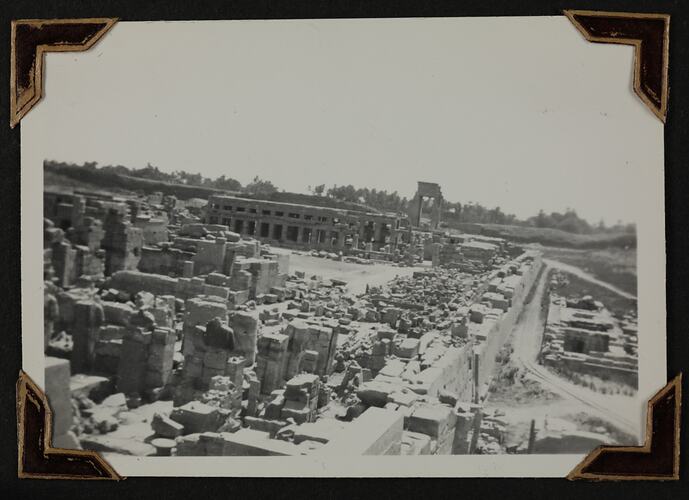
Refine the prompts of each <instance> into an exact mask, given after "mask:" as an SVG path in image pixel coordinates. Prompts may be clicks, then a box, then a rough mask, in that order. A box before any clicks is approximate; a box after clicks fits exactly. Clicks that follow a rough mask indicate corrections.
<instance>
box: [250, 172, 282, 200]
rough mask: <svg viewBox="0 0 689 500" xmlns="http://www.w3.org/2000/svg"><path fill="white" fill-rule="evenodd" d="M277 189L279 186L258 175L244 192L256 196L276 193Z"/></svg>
mask: <svg viewBox="0 0 689 500" xmlns="http://www.w3.org/2000/svg"><path fill="white" fill-rule="evenodd" d="M277 190H278V188H277V187H275V185H274V184H273V183H272V182H270V181H265V180H263V179H261V178H260V177H258V176H256V177H254V180H253V181H251V182H250V183H249V184H247V185H246V187H245V188H244V189H243V191H244V193H246V194H251V195H256V196H269V195H271V194H273V193H276V192H277Z"/></svg>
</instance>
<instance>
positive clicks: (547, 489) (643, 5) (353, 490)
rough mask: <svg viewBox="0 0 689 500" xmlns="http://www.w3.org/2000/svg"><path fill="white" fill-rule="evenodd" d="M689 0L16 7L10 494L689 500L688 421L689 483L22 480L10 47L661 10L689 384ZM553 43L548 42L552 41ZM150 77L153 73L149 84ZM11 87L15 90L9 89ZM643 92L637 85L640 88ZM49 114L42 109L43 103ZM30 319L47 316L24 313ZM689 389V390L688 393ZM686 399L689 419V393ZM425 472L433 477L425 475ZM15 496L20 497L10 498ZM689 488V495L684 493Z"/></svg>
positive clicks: (4, 103)
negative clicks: (235, 22) (126, 34)
mask: <svg viewBox="0 0 689 500" xmlns="http://www.w3.org/2000/svg"><path fill="white" fill-rule="evenodd" d="M688 7H689V2H686V1H684V2H682V0H675V1H670V0H656V1H648V0H646V1H644V0H628V1H620V0H601V1H595V0H593V1H592V0H587V1H580V0H571V1H547V0H528V1H527V0H525V1H519V0H511V1H510V0H498V1H490V0H466V1H459V0H455V1H451V0H417V1H413V0H339V1H326V0H281V1H276V0H274V1H272V2H271V1H268V0H235V1H228V0H177V1H175V0H167V1H164V0H154V1H147V2H146V1H143V0H138V1H137V0H72V1H69V0H53V1H49V2H48V1H44V0H41V1H39V0H33V1H29V0H4V2H3V4H2V5H1V6H0V11H1V12H0V39H1V40H2V42H3V44H2V49H0V68H1V76H0V111H1V113H0V168H2V171H3V173H4V175H3V177H2V180H1V181H0V200H1V203H2V205H1V206H2V214H3V219H2V236H0V248H1V253H0V262H2V263H4V267H3V272H2V273H1V274H0V276H2V285H3V293H2V295H0V320H1V323H0V381H1V384H2V385H1V386H0V389H1V390H0V464H1V466H2V469H1V472H0V480H1V481H2V484H3V485H4V486H5V487H6V488H5V492H4V494H3V496H5V495H9V496H8V498H9V497H14V496H15V495H16V496H17V497H18V496H20V495H21V496H22V497H24V498H27V499H28V498H38V497H40V496H43V495H45V494H49V495H51V497H52V498H54V499H57V498H75V497H78V496H81V495H84V496H86V495H88V496H89V497H91V496H97V497H98V498H99V500H100V499H103V500H105V499H108V498H117V499H122V498H130V497H134V496H136V497H139V496H141V497H143V496H149V497H153V496H156V497H158V498H163V497H164V498H184V497H186V498H193V499H197V498H203V497H206V498H213V497H220V498H222V497H224V498H229V497H242V498H249V497H253V496H256V495H260V494H264V495H266V496H268V495H269V496H270V497H271V498H274V499H276V498H283V497H289V498H292V497H299V496H301V497H304V498H310V497H312V496H317V495H318V496H326V495H327V496H328V497H336V496H337V497H345V498H358V497H361V496H376V497H377V498H378V499H379V500H384V499H387V498H394V499H400V498H401V499H404V497H412V496H414V497H421V498H431V497H437V498H441V497H448V496H450V497H463V498H471V499H473V498H484V497H485V498H489V497H490V498H494V497H503V498H520V497H523V498H539V497H545V496H547V498H552V497H555V496H556V495H557V497H558V499H565V498H576V499H577V500H581V499H582V498H591V497H594V498H598V497H606V498H625V499H627V500H631V499H635V498H645V499H649V498H654V499H655V498H683V497H684V495H686V494H687V492H688V491H689V488H687V483H688V482H689V480H688V479H687V474H688V473H689V467H688V464H689V453H687V447H686V445H687V439H686V435H687V425H686V423H687V421H688V420H689V419H687V418H686V416H685V418H683V419H682V420H683V425H682V427H683V428H682V451H683V453H682V456H683V461H682V464H681V468H680V476H681V477H682V480H681V481H679V482H665V483H661V482H621V483H603V484H601V483H590V482H582V481H578V482H569V481H567V480H565V479H491V480H487V479H397V478H396V479H307V480H303V479H268V478H244V479H234V478H194V479H189V478H187V479H185V478H129V479H127V480H125V481H123V482H120V483H110V482H86V481H59V480H53V481H45V480H22V481H20V480H19V479H17V439H16V417H15V382H16V380H17V375H18V372H19V369H20V367H21V346H20V337H21V335H20V332H21V288H20V250H19V248H20V229H19V215H20V205H19V189H20V185H19V180H20V177H19V161H20V148H19V137H20V128H21V125H18V126H17V127H16V128H15V129H14V130H11V129H10V128H9V85H8V83H9V56H10V50H9V40H10V20H12V19H22V18H23V19H27V18H37V19H51V18H72V17H74V18H80V17H118V18H120V19H121V20H122V21H144V20H150V21H156V20H184V19H267V18H275V19H290V18H352V17H441V16H525V15H529V16H544V15H560V14H562V10H563V9H587V10H607V11H623V12H655V13H666V14H671V16H672V18H671V22H670V68H669V74H670V98H669V109H668V117H667V124H666V127H665V210H666V243H667V309H668V323H667V324H668V350H667V353H668V356H667V361H668V378H670V377H672V376H674V375H676V374H677V373H679V372H680V371H684V374H685V380H686V379H687V378H689V368H688V366H689V342H688V341H687V328H686V325H689V307H688V304H689V301H688V298H689V294H688V293H687V287H686V286H685V283H688V282H689V268H688V267H687V265H686V257H687V255H689V244H688V243H689V238H688V234H689V230H688V229H689V228H687V227H686V224H685V221H687V220H689V203H687V201H689V196H688V195H687V192H688V191H689V170H688V168H687V167H688V165H687V161H689V154H688V153H689V116H688V114H689V113H688V111H689V99H688V97H687V96H688V91H689V26H688V25H689V8H688ZM544 43H548V41H547V40H544ZM142 77H145V75H142ZM3 85H6V86H5V87H4V88H5V90H4V91H3V90H1V88H2V86H3ZM630 88H631V81H630ZM38 105H39V106H40V104H38ZM24 313H25V314H34V313H38V312H37V311H24ZM684 385H685V387H686V385H687V384H686V383H685V384H684ZM687 392H688V391H685V396H684V398H683V399H684V403H685V404H684V410H685V411H684V413H685V415H686V413H687V411H689V408H688V407H687V396H686V393H687ZM420 472H421V471H420ZM7 490H9V491H7ZM682 491H684V494H682V493H681V492H682Z"/></svg>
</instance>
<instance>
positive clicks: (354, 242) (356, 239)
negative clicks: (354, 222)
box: [352, 234, 359, 250]
mask: <svg viewBox="0 0 689 500" xmlns="http://www.w3.org/2000/svg"><path fill="white" fill-rule="evenodd" d="M352 248H353V249H354V250H359V235H358V234H353V235H352Z"/></svg>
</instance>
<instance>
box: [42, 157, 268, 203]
mask: <svg viewBox="0 0 689 500" xmlns="http://www.w3.org/2000/svg"><path fill="white" fill-rule="evenodd" d="M78 166H79V165H74V164H71V163H64V162H57V161H52V160H46V161H45V162H44V167H45V168H49V169H50V168H52V169H54V170H59V169H60V168H64V167H78ZM80 167H81V168H83V169H85V170H87V171H91V172H95V171H96V170H97V171H99V172H102V173H104V174H116V175H126V176H129V177H137V178H139V179H148V180H153V181H160V182H169V183H171V184H183V185H187V186H198V187H207V188H213V189H222V190H224V191H232V192H235V193H240V194H248V195H258V196H267V195H271V194H273V193H275V192H277V191H278V188H277V187H276V186H275V185H274V184H273V183H272V182H270V181H267V180H264V179H261V178H260V177H258V176H256V177H254V178H253V180H252V181H251V182H250V183H249V184H247V185H246V186H242V183H241V182H239V181H238V180H237V179H233V178H232V177H226V176H225V175H221V176H220V177H216V178H215V179H211V178H210V177H205V176H203V175H201V174H200V173H192V172H187V171H185V170H176V171H174V172H172V173H168V172H163V171H162V170H160V169H159V168H158V167H156V166H153V165H151V164H150V163H148V164H147V165H146V166H145V167H142V168H128V167H125V166H124V165H114V166H113V165H103V166H100V167H99V166H98V164H97V163H96V162H86V163H84V164H83V165H81V166H80Z"/></svg>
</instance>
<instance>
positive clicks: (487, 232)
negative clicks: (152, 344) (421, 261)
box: [448, 223, 636, 249]
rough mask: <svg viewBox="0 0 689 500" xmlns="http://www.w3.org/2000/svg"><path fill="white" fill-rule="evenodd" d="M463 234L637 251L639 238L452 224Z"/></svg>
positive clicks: (450, 225) (629, 235)
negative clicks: (637, 239)
mask: <svg viewBox="0 0 689 500" xmlns="http://www.w3.org/2000/svg"><path fill="white" fill-rule="evenodd" d="M448 227H453V228H455V229H459V230H461V231H464V232H467V233H473V234H482V235H484V236H494V237H498V238H506V239H508V240H511V241H514V242H517V243H536V244H540V245H543V246H548V247H563V248H581V249H583V248H586V249H594V248H597V249H605V248H610V247H614V248H635V247H636V236H635V235H634V234H630V233H599V234H575V233H568V232H566V231H561V230H560V229H553V228H547V227H529V226H506V225H500V224H473V223H460V224H449V225H448Z"/></svg>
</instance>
